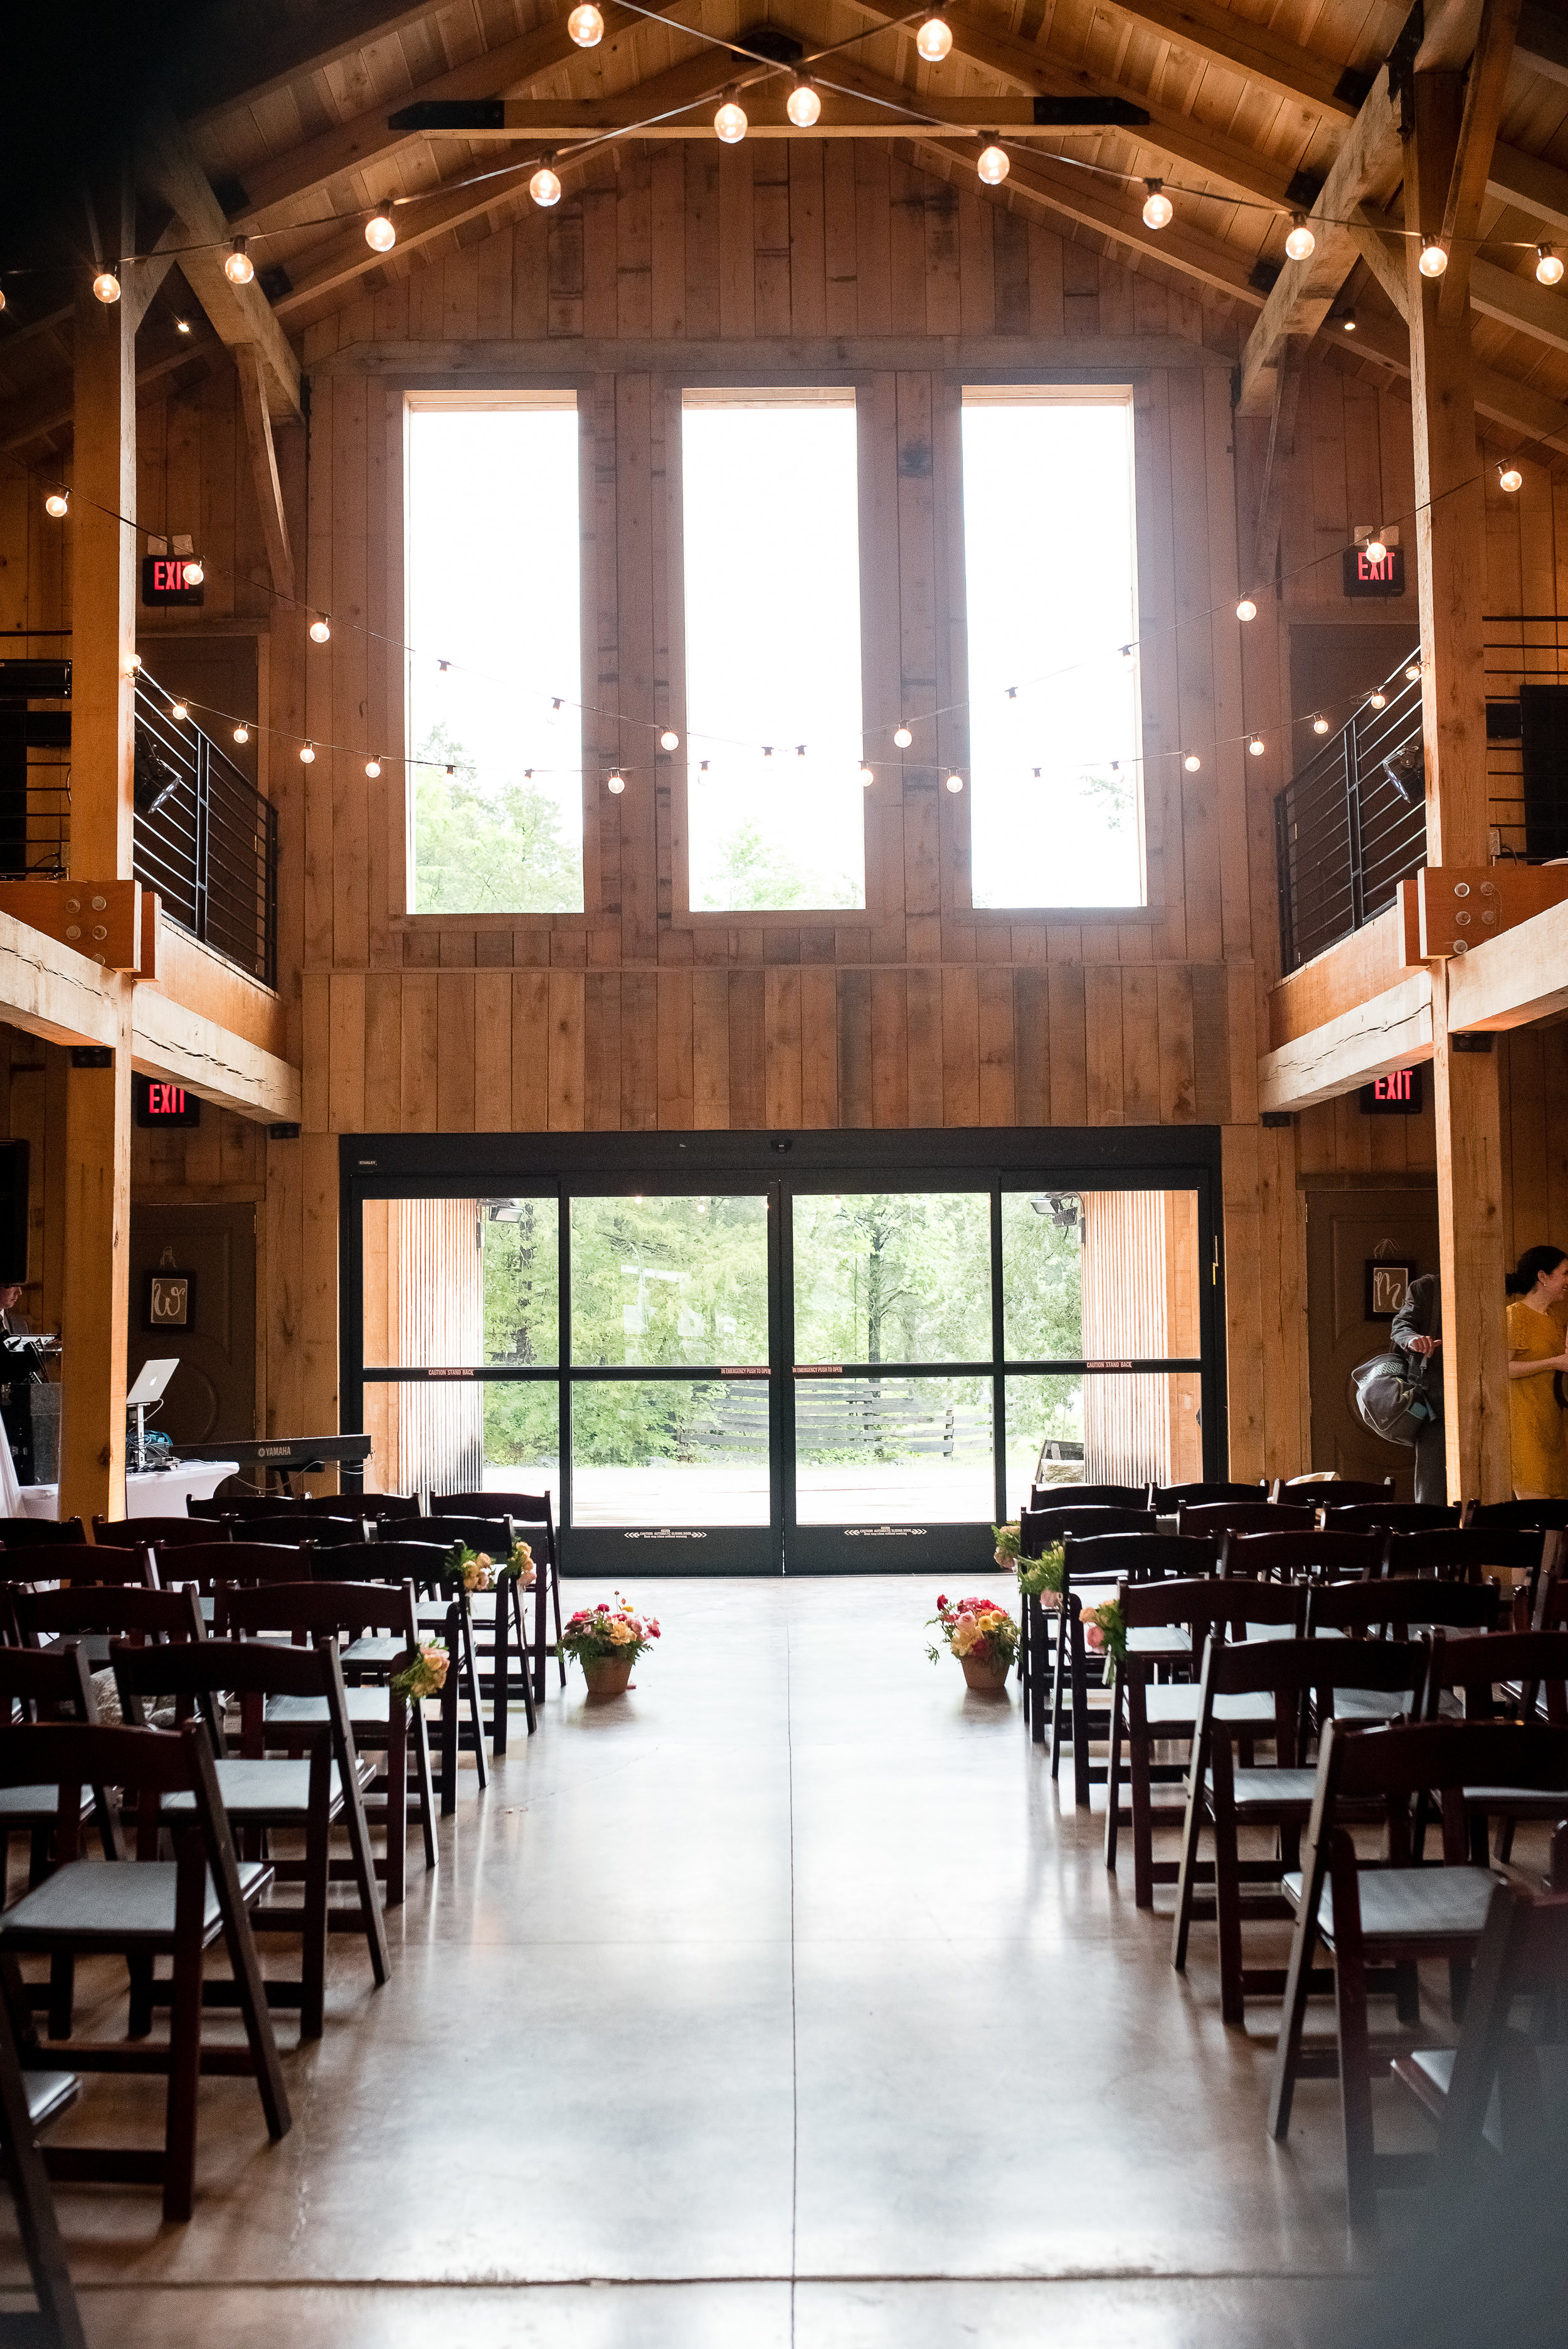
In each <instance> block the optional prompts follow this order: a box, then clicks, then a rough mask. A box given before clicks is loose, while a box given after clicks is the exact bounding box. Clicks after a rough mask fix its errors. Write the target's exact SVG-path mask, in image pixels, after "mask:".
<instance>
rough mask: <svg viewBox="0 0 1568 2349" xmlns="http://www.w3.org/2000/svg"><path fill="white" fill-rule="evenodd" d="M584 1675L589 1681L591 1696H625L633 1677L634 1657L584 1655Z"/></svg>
mask: <svg viewBox="0 0 1568 2349" xmlns="http://www.w3.org/2000/svg"><path fill="white" fill-rule="evenodd" d="M631 1677H632V1659H631V1657H630V1656H627V1657H626V1658H625V1659H624V1660H623V1659H622V1658H621V1657H619V1656H596V1657H589V1656H584V1658H583V1679H584V1680H585V1681H586V1682H587V1683H588V1693H589V1695H590V1696H593V1697H602V1696H624V1695H625V1693H626V1687H627V1683H628V1682H630V1680H631Z"/></svg>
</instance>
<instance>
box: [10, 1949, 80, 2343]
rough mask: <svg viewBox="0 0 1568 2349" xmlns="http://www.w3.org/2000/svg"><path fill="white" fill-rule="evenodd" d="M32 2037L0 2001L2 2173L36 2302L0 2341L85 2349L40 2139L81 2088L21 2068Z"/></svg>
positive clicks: (69, 2077) (57, 2074) (50, 2073)
mask: <svg viewBox="0 0 1568 2349" xmlns="http://www.w3.org/2000/svg"><path fill="white" fill-rule="evenodd" d="M29 2038H30V2033H29V2031H28V2028H27V2025H26V2018H23V2019H22V2020H21V2021H20V2022H18V2020H17V2019H16V2018H15V2017H14V2016H13V2014H12V2012H11V2007H10V2004H9V2002H8V2001H7V2000H6V1999H5V1996H4V1995H3V1994H0V2169H3V2170H4V2171H5V2182H6V2184H7V2185H8V2186H9V2188H10V2189H11V2200H12V2203H13V2204H14V2206H15V2212H16V2230H17V2232H18V2233H19V2234H20V2236H21V2238H22V2251H23V2255H24V2257H25V2258H26V2262H27V2269H28V2272H29V2274H30V2275H31V2277H32V2279H33V2296H34V2298H35V2299H36V2302H37V2303H38V2310H37V2314H36V2317H32V2318H23V2317H8V2318H0V2341H5V2342H13V2341H14V2342H15V2343H16V2344H17V2349H22V2343H23V2341H24V2340H26V2341H28V2342H30V2343H31V2344H36V2349H87V2335H86V2333H84V2332H83V2331H82V2320H81V2313H80V2311H79V2310H78V2308H77V2295H76V2291H75V2288H74V2287H73V2285H72V2282H71V2271H70V2269H69V2267H68V2266H67V2263H66V2251H65V2245H64V2244H63V2243H62V2242H61V2240H60V2228H59V2221H58V2220H57V2218H56V2216H55V2195H54V2189H53V2188H52V2187H51V2186H50V2184H49V2174H48V2170H47V2168H46V2166H45V2161H44V2155H43V2152H42V2150H41V2148H40V2147H39V2144H38V2137H39V2133H40V2131H41V2130H43V2129H46V2128H47V2127H48V2125H49V2123H50V2122H51V2121H52V2120H56V2119H57V2118H58V2116H59V2115H60V2114H61V2113H63V2112H66V2111H67V2110H68V2109H69V2107H70V2106H72V2105H74V2104H75V2103H76V2101H77V2097H78V2096H79V2095H80V2094H81V2085H80V2083H79V2081H78V2080H77V2075H76V2074H75V2073H74V2072H62V2071H57V2070H53V2069H50V2070H37V2069H35V2070H28V2071H24V2070H23V2068H22V2059H21V2055H20V2054H19V2052H18V2040H19V2039H21V2040H22V2041H24V2042H26V2041H27V2040H28V2039H29Z"/></svg>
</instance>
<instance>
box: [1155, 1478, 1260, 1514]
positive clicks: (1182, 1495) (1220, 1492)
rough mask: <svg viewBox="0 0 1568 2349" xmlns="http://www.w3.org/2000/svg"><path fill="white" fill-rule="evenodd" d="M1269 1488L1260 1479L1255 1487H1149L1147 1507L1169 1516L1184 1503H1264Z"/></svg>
mask: <svg viewBox="0 0 1568 2349" xmlns="http://www.w3.org/2000/svg"><path fill="white" fill-rule="evenodd" d="M1268 1496H1269V1488H1268V1486H1267V1485H1265V1484H1264V1482H1263V1481H1262V1479H1261V1478H1260V1479H1259V1481H1258V1483H1257V1484H1255V1485H1229V1484H1226V1483H1224V1482H1223V1481H1222V1480H1217V1481H1215V1482H1213V1483H1202V1482H1200V1483H1198V1484H1196V1485H1150V1487H1149V1506H1150V1508H1151V1509H1157V1510H1158V1511H1159V1513H1160V1515H1161V1516H1171V1513H1172V1511H1173V1510H1176V1509H1179V1508H1181V1506H1182V1504H1183V1503H1184V1502H1186V1503H1189V1504H1194V1505H1201V1504H1202V1502H1204V1501H1266V1500H1267V1499H1268Z"/></svg>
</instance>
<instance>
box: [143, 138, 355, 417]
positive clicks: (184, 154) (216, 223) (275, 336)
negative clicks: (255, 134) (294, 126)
mask: <svg viewBox="0 0 1568 2349" xmlns="http://www.w3.org/2000/svg"><path fill="white" fill-rule="evenodd" d="M137 176H138V179H139V181H140V183H141V185H142V186H143V187H144V188H146V189H148V190H149V191H150V192H151V193H153V194H155V195H156V196H158V198H159V199H160V202H163V203H166V204H167V205H168V206H169V209H170V212H173V214H174V215H175V217H176V219H177V220H179V221H180V222H181V223H182V224H183V226H184V228H185V230H186V232H187V233H188V235H189V238H190V240H191V248H192V249H190V250H187V251H183V252H181V254H180V256H179V258H180V266H181V270H182V271H183V273H184V275H185V279H186V282H187V284H188V285H190V288H191V293H192V294H193V295H195V297H196V299H197V301H198V302H199V303H200V304H201V307H202V309H203V311H204V312H205V313H206V315H207V317H208V319H209V320H210V322H211V326H212V328H213V331H214V332H215V334H216V335H217V336H218V337H219V340H220V341H221V342H224V343H227V344H228V345H229V346H230V347H231V348H236V347H239V346H240V345H242V344H254V345H255V346H256V347H257V348H258V349H259V350H260V351H261V354H262V357H263V361H264V363H265V367H266V378H267V409H268V412H269V413H270V414H271V416H272V418H273V421H274V422H288V421H290V420H291V419H292V420H293V421H294V422H298V421H299V420H300V419H301V417H302V415H303V410H302V409H301V405H300V367H299V361H298V359H297V358H296V357H294V352H293V351H292V350H291V348H290V347H289V340H288V336H286V335H285V334H284V330H283V328H282V326H280V325H279V324H278V321H277V319H276V317H275V316H273V311H272V309H271V307H270V305H269V304H268V302H267V297H266V295H264V294H263V292H262V289H261V287H260V286H259V285H257V284H256V282H255V280H254V279H253V280H252V281H251V283H250V284H249V285H232V284H231V283H230V281H229V279H228V278H227V277H226V276H225V275H224V274H223V260H224V252H223V248H224V246H225V244H227V243H228V242H229V241H230V238H231V235H232V231H231V230H230V227H229V223H228V222H227V221H226V220H225V219H224V217H223V212H222V206H221V205H220V203H219V202H218V199H217V197H216V196H215V195H214V194H213V193H212V191H211V186H210V185H209V184H208V180H207V175H206V173H205V172H204V171H202V169H201V164H200V163H199V162H198V161H197V160H196V156H195V152H194V150H192V148H191V142H190V140H188V139H187V138H186V136H185V133H184V132H183V131H182V130H181V129H180V127H179V125H178V124H177V123H176V122H175V121H174V119H173V118H172V117H171V116H169V115H167V114H163V113H160V114H158V115H156V116H154V117H151V118H150V119H148V120H147V121H146V122H145V123H144V125H143V128H142V136H141V139H140V140H139V145H138V149H137ZM363 242H364V240H363V239H361V243H363ZM368 250H369V248H368V246H366V251H367V252H368Z"/></svg>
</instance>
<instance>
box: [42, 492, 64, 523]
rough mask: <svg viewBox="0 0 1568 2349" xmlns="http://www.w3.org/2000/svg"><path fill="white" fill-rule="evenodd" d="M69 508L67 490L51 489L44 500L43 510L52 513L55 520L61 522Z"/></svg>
mask: <svg viewBox="0 0 1568 2349" xmlns="http://www.w3.org/2000/svg"><path fill="white" fill-rule="evenodd" d="M70 510H71V494H70V492H69V491H68V490H51V491H50V492H49V494H48V496H47V497H46V499H45V500H44V512H46V514H53V515H54V517H55V520H56V521H57V522H62V521H63V520H64V519H65V517H66V515H67V514H68V513H69V512H70Z"/></svg>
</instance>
